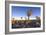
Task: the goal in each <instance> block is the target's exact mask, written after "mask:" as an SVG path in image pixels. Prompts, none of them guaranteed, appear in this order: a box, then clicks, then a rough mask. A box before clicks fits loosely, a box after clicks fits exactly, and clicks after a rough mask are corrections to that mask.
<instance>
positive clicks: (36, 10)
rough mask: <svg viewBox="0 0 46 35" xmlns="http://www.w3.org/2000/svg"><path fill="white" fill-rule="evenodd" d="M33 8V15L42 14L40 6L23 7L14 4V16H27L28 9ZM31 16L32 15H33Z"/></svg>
mask: <svg viewBox="0 0 46 35" xmlns="http://www.w3.org/2000/svg"><path fill="white" fill-rule="evenodd" d="M29 9H31V10H32V16H40V7H23V6H21V7H20V6H12V16H13V17H25V16H27V15H26V13H27V11H28V10H29ZM32 16H31V17H32Z"/></svg>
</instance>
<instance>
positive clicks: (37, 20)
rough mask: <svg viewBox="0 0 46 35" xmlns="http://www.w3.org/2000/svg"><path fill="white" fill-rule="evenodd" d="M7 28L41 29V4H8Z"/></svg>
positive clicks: (16, 29) (12, 29) (17, 29)
mask: <svg viewBox="0 0 46 35" xmlns="http://www.w3.org/2000/svg"><path fill="white" fill-rule="evenodd" d="M9 10H10V11H9V14H10V15H9V29H10V30H11V31H23V30H24V31H27V30H28V31H30V30H31V31H32V30H41V29H43V6H42V5H29V4H28V5H27V4H9Z"/></svg>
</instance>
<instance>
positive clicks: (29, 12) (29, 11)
mask: <svg viewBox="0 0 46 35" xmlns="http://www.w3.org/2000/svg"><path fill="white" fill-rule="evenodd" d="M31 15H32V10H28V11H27V16H28V20H29V17H30V16H31Z"/></svg>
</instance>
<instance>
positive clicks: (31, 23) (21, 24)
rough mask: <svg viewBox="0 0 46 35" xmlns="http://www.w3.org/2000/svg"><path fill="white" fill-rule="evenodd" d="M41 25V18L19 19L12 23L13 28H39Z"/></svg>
mask: <svg viewBox="0 0 46 35" xmlns="http://www.w3.org/2000/svg"><path fill="white" fill-rule="evenodd" d="M40 26H41V22H40V20H38V21H37V20H26V21H25V20H19V21H15V23H14V24H12V29H14V28H38V27H40Z"/></svg>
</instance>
